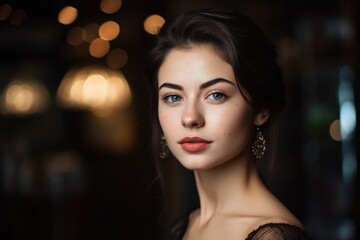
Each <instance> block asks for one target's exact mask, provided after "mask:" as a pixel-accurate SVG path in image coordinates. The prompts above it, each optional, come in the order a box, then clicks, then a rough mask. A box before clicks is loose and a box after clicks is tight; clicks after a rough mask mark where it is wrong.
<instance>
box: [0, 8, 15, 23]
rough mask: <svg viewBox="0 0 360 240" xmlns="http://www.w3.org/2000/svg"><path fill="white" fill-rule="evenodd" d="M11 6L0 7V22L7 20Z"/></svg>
mask: <svg viewBox="0 0 360 240" xmlns="http://www.w3.org/2000/svg"><path fill="white" fill-rule="evenodd" d="M12 10H13V8H12V6H11V5H10V4H4V5H1V6H0V20H3V21H5V20H7V19H8V18H9V17H10V15H11V13H12Z"/></svg>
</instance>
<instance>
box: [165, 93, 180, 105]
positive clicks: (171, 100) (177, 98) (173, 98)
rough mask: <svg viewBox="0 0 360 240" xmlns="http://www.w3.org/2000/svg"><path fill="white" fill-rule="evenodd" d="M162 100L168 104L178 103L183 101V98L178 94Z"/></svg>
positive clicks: (167, 96)
mask: <svg viewBox="0 0 360 240" xmlns="http://www.w3.org/2000/svg"><path fill="white" fill-rule="evenodd" d="M162 99H163V100H164V101H165V102H168V103H176V102H179V101H181V97H180V96H179V95H176V94H168V95H166V96H164V97H163V98H162Z"/></svg>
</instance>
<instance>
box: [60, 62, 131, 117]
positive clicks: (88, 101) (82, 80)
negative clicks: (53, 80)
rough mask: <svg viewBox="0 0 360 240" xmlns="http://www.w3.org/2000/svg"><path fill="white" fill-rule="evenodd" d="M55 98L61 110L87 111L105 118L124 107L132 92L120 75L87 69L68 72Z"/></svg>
mask: <svg viewBox="0 0 360 240" xmlns="http://www.w3.org/2000/svg"><path fill="white" fill-rule="evenodd" d="M57 98H58V101H59V103H60V104H61V105H62V106H64V107H71V108H74V107H75V108H83V109H89V110H91V111H93V112H94V113H97V114H100V113H101V114H102V115H104V114H105V113H106V114H109V113H111V112H112V111H113V110H115V109H119V108H124V107H127V106H128V105H129V103H130V102H131V91H130V87H129V85H128V83H127V81H126V79H125V77H124V75H123V74H122V73H121V72H120V71H117V70H112V69H109V68H105V67H99V66H89V67H83V68H80V69H73V70H70V71H69V72H68V73H67V74H66V75H65V76H64V78H63V80H62V82H61V84H60V86H59V89H58V93H57Z"/></svg>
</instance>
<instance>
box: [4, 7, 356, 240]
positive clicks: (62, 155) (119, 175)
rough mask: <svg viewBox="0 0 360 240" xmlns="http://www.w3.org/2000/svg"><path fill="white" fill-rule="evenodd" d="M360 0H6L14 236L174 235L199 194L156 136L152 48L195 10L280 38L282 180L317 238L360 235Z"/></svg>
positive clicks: (7, 187) (8, 205)
mask: <svg viewBox="0 0 360 240" xmlns="http://www.w3.org/2000/svg"><path fill="white" fill-rule="evenodd" d="M359 5H360V3H359V1H357V0H342V1H340V0H327V1H325V0H312V1H310V0H301V1H300V0H292V1H290V0H273V1H266V0H256V1H250V0H246V1H245V0H242V1H235V0H222V1H219V0H217V1H216V0H196V1H190V0H182V1H175V0H168V1H165V0H153V1H145V0H137V1H134V0H132V1H131V0H123V1H121V0H79V1H70V0H58V1H55V0H33V1H26V0H0V186H1V187H0V238H1V239H14V240H15V239H16V240H17V239H36V240H45V239H46V240H62V239H67V240H71V239H77V240H79V239H87V240H95V239H161V237H162V236H163V233H164V229H165V227H166V226H167V225H168V224H169V223H170V222H171V221H173V220H174V219H175V218H176V217H177V216H178V215H181V214H184V213H186V212H187V211H189V210H190V209H192V208H194V207H195V206H196V205H197V204H198V202H197V201H198V200H197V198H196V190H195V186H194V181H193V177H192V174H191V173H190V172H188V171H186V170H184V169H183V168H182V167H181V166H179V164H178V163H177V162H176V161H171V162H169V163H168V166H167V168H166V170H165V171H164V176H165V182H166V185H165V188H166V189H167V193H168V194H167V196H166V200H165V201H162V200H161V194H160V191H159V189H160V187H159V184H158V182H156V181H155V182H154V181H153V180H154V178H155V176H156V173H155V170H154V166H153V161H152V157H151V148H150V139H151V138H150V131H151V129H150V126H151V125H150V123H149V120H150V116H149V96H148V94H149V92H148V90H149V84H148V80H147V79H146V76H145V68H146V61H145V59H146V54H147V51H148V50H149V47H150V45H151V43H152V41H153V39H154V36H155V34H156V29H157V28H158V27H160V26H161V25H162V24H163V23H164V21H166V20H167V19H169V17H170V16H172V15H173V14H176V13H178V12H181V11H184V10H191V9H198V8H207V7H219V8H223V9H227V10H235V11H238V12H242V13H244V14H246V15H249V16H250V17H252V18H253V19H254V20H255V22H257V23H258V24H259V25H260V26H261V27H262V28H263V30H264V31H265V33H266V34H267V35H268V37H269V38H270V39H271V40H272V41H273V42H274V44H275V45H276V46H277V49H278V53H279V64H280V65H281V67H282V68H283V70H284V78H285V84H286V86H287V90H288V96H287V97H288V105H287V108H286V110H285V112H284V115H283V117H282V119H281V125H280V126H281V132H282V135H281V140H280V141H281V145H280V146H282V147H281V149H280V152H281V154H282V158H281V161H279V162H278V163H277V165H276V166H275V170H276V174H274V176H275V178H274V179H273V184H272V189H273V191H274V192H275V194H276V195H277V196H278V197H279V198H280V199H281V200H282V201H283V202H284V203H285V205H286V206H288V207H289V208H290V210H292V211H293V212H294V213H295V214H296V215H297V216H298V217H299V218H300V220H301V221H302V222H303V223H304V224H305V226H306V228H307V230H308V231H309V233H310V234H311V235H312V236H313V237H314V239H319V240H321V239H326V240H332V239H333V240H355V239H360V235H359V229H360V228H359V220H360V219H359V218H360V210H359V206H358V204H357V202H359V193H358V191H357V190H358V189H359V153H360V149H359V145H360V144H359V128H357V121H356V120H357V119H359V106H360V100H359V99H360V82H359V74H360V61H359V53H360V51H359V43H360V41H359V40H360V38H359V33H360V6H359Z"/></svg>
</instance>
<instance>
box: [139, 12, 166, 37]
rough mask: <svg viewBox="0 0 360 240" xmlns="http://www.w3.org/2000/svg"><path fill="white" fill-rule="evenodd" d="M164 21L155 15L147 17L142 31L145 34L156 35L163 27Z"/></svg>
mask: <svg viewBox="0 0 360 240" xmlns="http://www.w3.org/2000/svg"><path fill="white" fill-rule="evenodd" d="M164 23H165V19H164V18H163V17H161V16H159V15H157V14H154V15H151V16H149V17H147V18H146V19H145V21H144V29H145V31H146V32H148V33H150V34H152V35H156V34H157V33H158V32H159V30H160V28H161V27H162V26H163V25H164Z"/></svg>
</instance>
